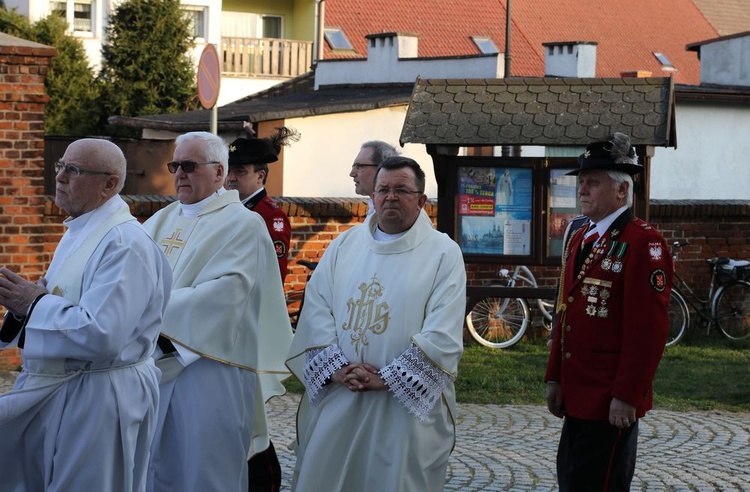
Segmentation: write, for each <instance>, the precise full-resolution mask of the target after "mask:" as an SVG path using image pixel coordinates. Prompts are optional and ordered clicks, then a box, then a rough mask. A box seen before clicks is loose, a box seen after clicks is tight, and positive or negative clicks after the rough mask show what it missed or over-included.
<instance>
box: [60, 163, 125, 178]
mask: <svg viewBox="0 0 750 492" xmlns="http://www.w3.org/2000/svg"><path fill="white" fill-rule="evenodd" d="M60 171H64V172H65V174H67V175H68V176H76V177H78V176H81V175H83V174H102V175H104V174H106V175H111V174H112V173H110V172H108V171H89V170H87V169H81V168H80V167H78V166H74V165H73V164H66V163H65V162H63V161H57V162H55V174H60Z"/></svg>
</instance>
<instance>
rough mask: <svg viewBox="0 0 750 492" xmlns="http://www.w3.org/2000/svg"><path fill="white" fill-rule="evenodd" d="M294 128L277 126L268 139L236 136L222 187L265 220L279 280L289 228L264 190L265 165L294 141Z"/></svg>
mask: <svg viewBox="0 0 750 492" xmlns="http://www.w3.org/2000/svg"><path fill="white" fill-rule="evenodd" d="M298 139H299V137H298V134H297V132H296V131H295V130H291V129H289V128H286V127H279V128H277V129H276V133H274V134H273V135H272V136H271V137H269V138H256V137H249V138H238V139H236V140H235V141H234V142H232V143H231V144H229V171H228V173H227V181H226V187H227V188H228V189H230V190H237V191H239V193H240V200H242V203H243V204H244V205H245V206H246V207H247V208H249V209H250V210H252V211H254V212H258V213H259V214H260V215H261V217H263V220H265V221H266V226H267V227H268V232H269V234H271V239H272V240H273V245H274V248H276V257H277V258H278V260H279V271H280V272H281V281H282V282H283V281H284V279H285V278H286V274H287V256H288V255H289V243H290V241H291V238H292V229H291V226H290V225H289V217H287V215H286V213H284V211H283V210H282V209H281V208H280V207H279V205H278V204H277V203H276V202H275V201H274V200H273V199H272V198H271V197H270V196H268V193H267V192H266V189H265V184H266V181H267V180H268V164H269V163H270V162H276V161H277V160H279V152H281V148H282V147H283V146H284V145H288V144H289V142H290V141H296V140H298Z"/></svg>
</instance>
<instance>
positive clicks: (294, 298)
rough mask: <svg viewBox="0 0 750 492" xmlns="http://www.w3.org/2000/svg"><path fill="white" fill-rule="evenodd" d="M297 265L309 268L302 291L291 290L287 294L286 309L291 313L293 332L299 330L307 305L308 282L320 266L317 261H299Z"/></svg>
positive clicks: (290, 319) (290, 320)
mask: <svg viewBox="0 0 750 492" xmlns="http://www.w3.org/2000/svg"><path fill="white" fill-rule="evenodd" d="M297 263H298V264H300V265H302V266H304V267H305V268H307V278H306V279H305V285H304V286H303V287H302V289H301V290H290V291H289V292H287V293H286V294H285V297H286V309H287V311H288V313H289V322H290V323H291V324H292V331H295V330H296V329H297V322H298V321H299V315H300V313H301V312H302V306H303V305H304V303H305V288H306V287H307V282H309V281H310V277H311V276H312V274H313V272H314V271H315V267H317V266H318V262H317V261H307V260H298V261H297Z"/></svg>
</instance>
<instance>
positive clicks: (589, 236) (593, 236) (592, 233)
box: [581, 222, 599, 248]
mask: <svg viewBox="0 0 750 492" xmlns="http://www.w3.org/2000/svg"><path fill="white" fill-rule="evenodd" d="M595 229H596V224H594V223H593V222H592V223H591V225H589V228H588V230H587V231H586V234H585V235H584V236H583V242H582V243H581V248H583V247H584V246H588V245H590V244H592V243H594V242H596V240H597V239H599V233H598V232H596V230H595Z"/></svg>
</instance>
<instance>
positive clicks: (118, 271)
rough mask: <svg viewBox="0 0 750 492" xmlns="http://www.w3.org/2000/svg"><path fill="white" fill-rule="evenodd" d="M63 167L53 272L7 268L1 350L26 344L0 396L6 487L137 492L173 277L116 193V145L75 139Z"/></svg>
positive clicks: (119, 167)
mask: <svg viewBox="0 0 750 492" xmlns="http://www.w3.org/2000/svg"><path fill="white" fill-rule="evenodd" d="M55 170H56V172H57V175H56V177H55V181H56V196H55V203H57V205H58V206H59V207H60V208H62V209H63V210H65V211H66V212H67V213H68V214H69V215H70V217H69V218H68V219H66V220H65V222H64V224H65V226H66V227H67V231H66V232H65V235H64V236H63V237H62V240H61V241H60V244H59V245H58V247H57V249H56V250H55V254H54V257H53V259H52V263H51V265H50V267H49V270H48V271H47V273H46V274H45V276H44V278H43V279H40V281H39V282H37V283H31V282H28V281H26V280H24V279H23V278H21V277H20V276H19V275H16V274H15V273H13V272H12V271H10V270H9V269H7V268H2V269H0V304H2V305H3V306H5V308H7V310H8V312H7V314H6V316H5V319H4V322H3V326H2V329H1V330H0V340H1V341H2V343H0V347H8V346H12V345H18V346H19V347H21V348H22V349H23V350H22V359H23V370H22V372H21V374H20V376H19V377H18V379H17V381H16V384H15V387H14V389H13V391H11V392H9V393H5V394H4V395H2V396H0V463H1V464H2V478H1V479H0V484H2V485H0V489H2V490H3V491H12V492H21V491H41V490H59V491H83V490H92V491H93V490H96V491H105V490H106V491H123V492H124V491H140V490H143V489H144V488H145V485H146V470H147V465H148V456H149V448H150V445H151V440H152V437H153V435H154V430H155V427H156V409H157V402H158V396H159V388H158V384H159V370H158V369H157V368H156V367H154V364H153V361H152V359H151V354H152V353H153V351H154V347H155V345H156V338H157V337H158V335H159V328H160V326H161V321H162V314H163V312H164V308H165V306H166V303H167V301H168V299H169V294H170V288H171V278H172V275H171V271H170V269H169V264H168V263H167V260H166V258H165V257H164V255H163V254H162V252H161V251H160V249H159V247H158V246H156V244H154V242H153V241H152V240H151V238H149V237H148V234H146V232H145V231H144V230H143V227H142V226H141V225H140V224H139V223H138V221H137V220H136V219H135V218H134V217H133V216H132V215H131V214H130V212H129V208H128V205H127V204H126V203H125V202H124V201H123V200H122V198H120V197H119V196H118V195H117V193H118V192H119V191H120V190H121V189H122V186H123V184H124V181H125V157H124V156H123V154H122V152H121V151H120V149H119V148H118V147H117V146H116V145H114V144H113V143H111V142H108V141H106V140H98V139H83V140H77V141H75V142H73V143H72V144H70V146H68V148H67V150H66V151H65V155H64V156H63V157H62V160H60V161H58V162H57V163H56V165H55Z"/></svg>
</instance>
